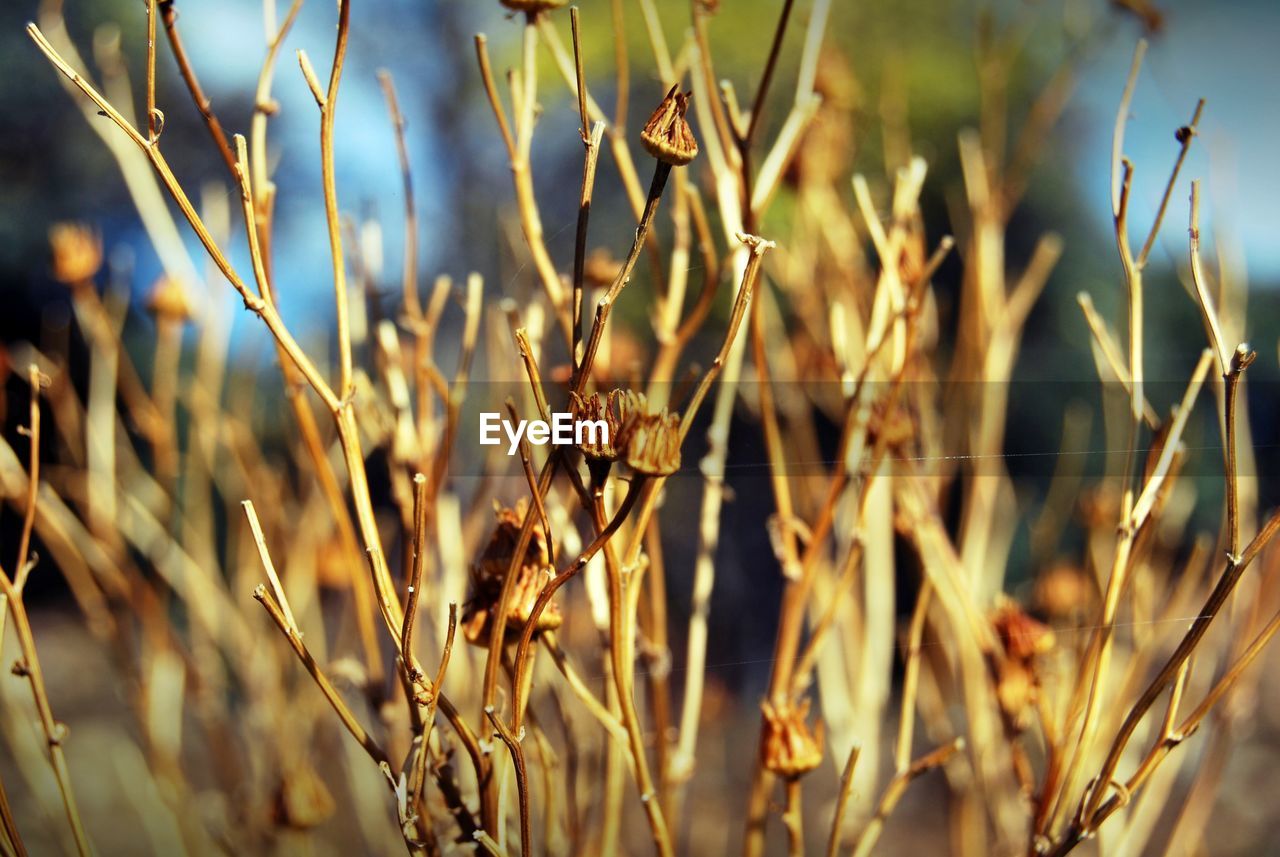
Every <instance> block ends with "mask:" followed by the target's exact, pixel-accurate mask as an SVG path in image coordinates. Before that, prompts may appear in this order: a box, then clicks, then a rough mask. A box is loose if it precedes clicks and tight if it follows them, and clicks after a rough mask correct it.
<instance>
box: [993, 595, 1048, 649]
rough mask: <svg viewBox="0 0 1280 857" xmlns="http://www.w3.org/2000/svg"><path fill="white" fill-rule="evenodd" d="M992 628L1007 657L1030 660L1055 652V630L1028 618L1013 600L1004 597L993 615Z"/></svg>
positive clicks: (1020, 606)
mask: <svg viewBox="0 0 1280 857" xmlns="http://www.w3.org/2000/svg"><path fill="white" fill-rule="evenodd" d="M991 627H992V628H994V629H995V632H996V636H997V637H999V639H1000V644H1001V645H1002V646H1003V647H1004V652H1005V655H1006V656H1007V657H1009V658H1012V659H1014V660H1018V661H1030V660H1032V659H1033V658H1035V657H1036V656H1037V655H1043V654H1046V653H1048V652H1049V651H1052V649H1053V644H1054V639H1053V629H1052V628H1050V627H1049V626H1048V625H1046V624H1044V623H1043V622H1040V621H1037V620H1036V619H1033V618H1032V617H1031V616H1029V615H1027V612H1026V611H1025V610H1023V609H1022V605H1020V604H1019V603H1018V602H1016V601H1014V600H1013V599H1012V598H1007V597H1004V596H1001V598H1000V600H999V602H998V603H997V604H996V609H995V610H994V611H993V612H992V614H991Z"/></svg>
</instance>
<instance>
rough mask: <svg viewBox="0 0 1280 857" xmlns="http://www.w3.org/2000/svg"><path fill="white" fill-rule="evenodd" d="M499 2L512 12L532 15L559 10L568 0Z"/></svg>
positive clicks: (503, 0) (508, 0)
mask: <svg viewBox="0 0 1280 857" xmlns="http://www.w3.org/2000/svg"><path fill="white" fill-rule="evenodd" d="M501 2H502V5H503V6H506V7H507V8H508V9H510V10H511V11H513V12H524V13H525V14H530V15H532V14H537V13H538V12H546V11H549V10H551V9H559V8H560V7H561V6H563V5H564V4H565V3H568V2H569V0H501Z"/></svg>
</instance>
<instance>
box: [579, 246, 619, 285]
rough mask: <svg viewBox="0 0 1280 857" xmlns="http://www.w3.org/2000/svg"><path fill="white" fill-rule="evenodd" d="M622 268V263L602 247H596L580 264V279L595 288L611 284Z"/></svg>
mask: <svg viewBox="0 0 1280 857" xmlns="http://www.w3.org/2000/svg"><path fill="white" fill-rule="evenodd" d="M621 270H622V263H621V262H619V261H618V260H617V259H615V258H614V257H613V254H612V253H610V252H609V251H608V250H606V249H605V248H604V247H597V248H595V249H594V250H592V251H591V253H590V254H589V255H588V256H587V258H586V261H585V262H584V264H583V266H582V279H583V282H585V283H586V284H587V285H588V286H591V287H592V288H597V289H603V288H607V287H608V286H611V285H613V281H614V280H615V279H617V278H618V272H619V271H621Z"/></svg>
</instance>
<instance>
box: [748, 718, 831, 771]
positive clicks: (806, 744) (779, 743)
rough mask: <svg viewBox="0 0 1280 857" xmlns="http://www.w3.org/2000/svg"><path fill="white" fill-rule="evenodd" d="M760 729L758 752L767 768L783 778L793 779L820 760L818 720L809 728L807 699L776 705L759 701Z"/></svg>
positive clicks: (820, 740)
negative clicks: (762, 721) (796, 703)
mask: <svg viewBox="0 0 1280 857" xmlns="http://www.w3.org/2000/svg"><path fill="white" fill-rule="evenodd" d="M760 708H761V709H762V710H763V711H764V731H763V732H762V733H761V737H760V755H761V758H762V759H763V761H764V766H765V768H767V769H768V770H769V771H772V772H773V773H774V774H777V775H778V776H780V777H785V778H786V779H795V778H796V777H801V776H804V775H805V774H807V773H808V772H809V771H812V770H813V769H814V768H816V767H818V765H820V764H822V723H821V721H819V723H818V728H817V729H816V730H813V731H810V729H809V724H808V723H807V722H806V719H807V718H808V716H809V700H807V699H806V700H805V701H804V702H801V703H799V704H798V705H791V704H790V703H782V704H779V705H777V706H775V705H773V704H772V703H769V702H763V703H761V705H760Z"/></svg>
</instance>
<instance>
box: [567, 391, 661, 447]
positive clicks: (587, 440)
mask: <svg viewBox="0 0 1280 857" xmlns="http://www.w3.org/2000/svg"><path fill="white" fill-rule="evenodd" d="M570 406H571V408H572V410H573V416H574V419H576V420H580V421H590V422H603V423H604V429H605V430H604V431H603V432H600V431H594V432H583V438H582V443H581V444H580V445H579V446H578V448H579V449H580V450H582V454H583V455H585V456H586V457H587V458H588V459H593V460H595V461H609V462H612V461H617V460H618V456H619V455H620V454H621V452H622V445H621V444H620V442H619V438H620V437H621V435H622V430H623V428H624V427H625V426H626V423H627V419H628V418H629V417H630V415H631V414H633V413H635V412H636V411H637V410H643V409H644V397H643V396H637V395H636V394H634V393H631V392H629V391H625V390H610V391H609V392H608V393H606V394H605V395H604V396H603V397H601V395H600V394H599V393H592V394H591V395H590V396H586V397H583V396H579V395H578V394H577V393H572V394H571V395H570Z"/></svg>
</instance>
